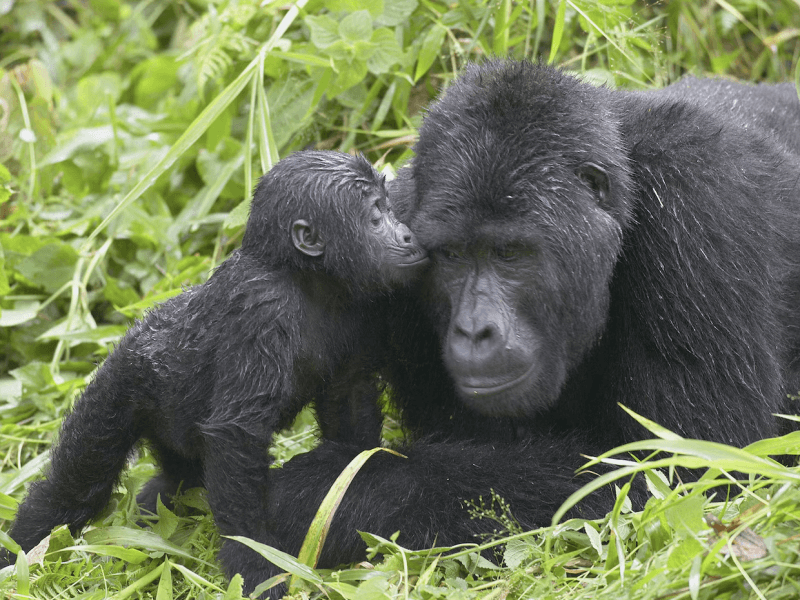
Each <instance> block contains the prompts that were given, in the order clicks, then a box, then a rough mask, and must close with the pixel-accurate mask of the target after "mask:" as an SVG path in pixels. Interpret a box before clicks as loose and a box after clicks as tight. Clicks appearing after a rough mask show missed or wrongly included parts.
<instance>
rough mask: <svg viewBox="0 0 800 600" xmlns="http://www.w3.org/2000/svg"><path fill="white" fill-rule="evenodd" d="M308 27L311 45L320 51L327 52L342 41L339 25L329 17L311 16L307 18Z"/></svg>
mask: <svg viewBox="0 0 800 600" xmlns="http://www.w3.org/2000/svg"><path fill="white" fill-rule="evenodd" d="M305 22H306V25H308V28H309V30H310V31H311V43H312V44H314V45H315V46H316V47H317V48H319V49H320V50H325V49H327V48H328V46H330V45H331V44H333V43H334V42H338V41H339V40H340V39H341V36H340V35H339V23H337V22H336V21H334V20H333V19H331V18H330V17H329V16H327V15H321V16H318V17H315V16H313V15H309V16H307V17H306V18H305Z"/></svg>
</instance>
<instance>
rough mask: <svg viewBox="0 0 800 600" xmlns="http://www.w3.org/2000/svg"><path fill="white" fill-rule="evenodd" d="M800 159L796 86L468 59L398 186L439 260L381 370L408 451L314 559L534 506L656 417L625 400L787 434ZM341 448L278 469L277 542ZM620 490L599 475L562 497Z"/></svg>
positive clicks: (542, 520)
mask: <svg viewBox="0 0 800 600" xmlns="http://www.w3.org/2000/svg"><path fill="white" fill-rule="evenodd" d="M799 177H800V102H798V98H797V93H796V91H795V89H794V88H793V86H791V85H788V84H785V85H775V86H766V85H760V86H746V85H740V84H734V83H729V82H722V81H705V80H696V79H687V80H684V81H682V82H681V83H679V84H677V85H674V86H671V87H668V88H666V89H664V90H660V91H654V92H623V91H613V90H609V89H603V88H596V87H593V86H591V85H588V84H586V83H583V82H581V81H580V80H578V79H577V78H575V77H573V76H571V75H568V74H566V73H564V72H561V71H559V70H556V69H553V68H550V67H547V66H543V65H538V64H531V63H526V62H522V63H518V62H504V61H496V62H489V63H487V64H485V65H483V66H471V67H469V68H468V69H467V70H466V72H465V73H464V74H463V75H461V76H460V77H459V78H458V79H457V80H456V81H455V82H454V83H453V84H452V86H451V87H450V88H449V89H448V90H447V91H446V92H445V93H444V95H443V96H442V98H441V99H440V100H438V101H437V102H436V103H434V104H433V105H432V106H431V108H430V110H429V112H428V114H427V115H426V117H425V119H424V122H423V125H422V128H421V131H420V139H419V142H418V144H417V146H416V157H415V159H414V161H413V165H412V166H411V168H410V169H407V170H404V171H401V173H400V177H399V179H398V180H397V181H396V182H395V183H394V184H393V185H394V187H393V188H392V189H391V190H390V191H391V193H392V195H393V198H394V200H395V205H396V206H398V205H400V206H399V208H398V211H399V212H400V214H401V218H402V219H403V220H404V221H406V222H408V223H409V226H410V227H411V228H412V229H413V230H414V232H415V234H416V235H417V237H418V238H419V240H420V242H421V243H422V244H423V246H425V247H426V248H427V249H428V250H429V252H430V253H431V257H432V268H431V269H430V270H429V271H428V272H427V274H426V275H425V277H424V278H423V282H422V284H421V285H420V286H419V293H418V294H417V298H418V300H417V306H416V308H414V309H413V310H416V311H417V316H415V317H412V321H413V326H411V325H410V324H408V323H407V324H406V325H405V327H404V329H403V335H404V336H405V339H404V341H403V343H402V344H399V346H398V347H399V348H401V349H402V350H403V351H404V352H407V355H403V356H399V357H397V360H396V361H395V362H394V369H393V372H392V374H391V377H390V381H391V384H392V387H393V389H394V396H395V399H396V401H397V403H398V405H399V407H400V409H401V412H402V417H403V422H404V425H405V427H406V429H407V430H408V433H409V438H410V440H409V444H408V446H407V447H406V448H404V449H403V451H404V452H405V453H406V454H407V455H408V457H409V458H408V459H401V458H398V457H395V456H391V455H383V454H380V455H376V456H375V457H373V458H371V459H370V461H369V462H368V463H367V464H366V466H365V468H364V470H363V471H362V472H361V473H359V475H358V477H357V478H356V480H355V481H354V482H353V484H352V485H351V487H350V489H349V491H348V492H347V496H346V498H345V500H344V502H343V504H342V506H341V507H340V509H339V513H338V514H337V517H336V519H335V520H334V524H333V529H332V531H331V533H330V535H329V537H328V541H327V546H326V549H325V551H324V553H323V557H322V558H323V560H322V564H324V565H333V564H336V563H338V562H341V561H352V560H357V559H359V558H360V557H361V556H363V551H364V550H363V543H362V542H361V541H360V539H359V538H358V536H357V534H356V531H357V530H368V531H372V532H375V533H378V534H380V535H384V536H386V535H390V534H391V533H393V532H394V531H395V530H398V529H399V530H400V531H401V536H400V538H399V542H400V543H401V544H403V545H405V546H408V547H424V546H426V545H428V544H431V543H433V541H434V540H436V541H437V542H438V543H443V544H449V543H453V542H462V541H470V540H471V539H473V536H474V534H477V533H481V532H482V531H485V529H486V527H487V524H486V523H482V522H481V521H475V520H471V519H469V517H468V515H467V512H466V510H464V508H463V506H462V504H461V502H462V501H463V500H471V499H475V498H477V497H478V496H481V495H483V496H484V497H486V496H488V495H489V494H490V490H495V491H496V492H497V493H498V494H499V495H501V496H503V497H505V498H506V499H507V500H508V501H509V503H510V506H511V509H512V511H513V514H514V515H515V517H516V518H517V519H518V520H519V521H520V523H521V524H522V525H524V526H525V527H531V528H532V527H535V526H538V525H546V524H549V522H550V519H551V516H552V514H553V512H554V510H555V508H556V507H557V506H559V505H560V503H561V502H562V501H563V500H565V499H566V498H567V496H568V495H569V494H570V493H571V492H572V491H573V490H575V489H576V488H577V487H578V486H579V485H580V484H581V483H582V481H581V480H580V479H577V478H576V477H575V476H574V472H575V469H576V468H577V467H578V466H579V465H580V464H581V463H582V462H583V461H584V459H583V458H582V457H581V454H582V453H583V454H590V455H596V454H597V453H599V452H602V451H604V450H608V449H610V448H611V447H613V446H616V445H619V444H622V443H625V442H630V441H633V440H639V439H642V438H644V437H649V436H650V434H648V433H647V432H646V431H644V430H643V428H641V427H640V426H639V425H638V424H637V423H635V422H634V421H633V420H632V419H631V418H630V417H629V416H628V415H626V414H625V413H624V412H623V411H622V410H621V409H620V408H619V407H618V406H617V403H618V402H619V403H622V404H624V405H626V406H628V407H629V408H631V409H633V410H634V411H636V412H638V413H639V414H642V415H644V416H645V417H648V418H649V419H652V420H654V421H656V422H658V423H660V424H661V425H664V426H666V427H668V428H670V429H671V430H673V431H675V432H677V433H679V434H681V435H683V436H687V437H695V438H702V439H706V440H716V441H720V442H724V443H727V444H733V445H735V446H744V445H746V444H748V443H750V442H753V441H755V440H758V439H761V438H763V437H766V436H771V435H775V434H777V433H779V430H780V427H779V424H778V422H777V420H776V419H775V418H774V417H773V416H772V414H773V413H777V412H785V411H792V412H797V411H796V409H794V408H793V407H792V406H788V405H787V400H786V395H787V393H792V392H797V391H798V390H800V373H799V371H800V369H799V368H798V359H800V264H798V261H800V185H799V184H798V178H799ZM401 209H402V210H401ZM401 359H402V360H401ZM445 373H447V375H449V377H445V376H444V374H445ZM354 454H355V449H354V448H348V447H347V446H346V445H342V444H335V443H323V445H322V446H321V447H320V448H319V449H317V450H315V451H313V452H311V453H309V454H308V455H305V456H303V457H298V458H296V459H294V460H292V461H290V462H289V463H288V464H287V465H285V466H284V467H283V468H282V469H281V470H280V473H278V474H277V475H276V480H275V485H276V490H279V492H277V491H276V494H275V495H274V496H273V501H272V502H271V504H270V512H269V515H270V527H271V528H272V530H273V531H275V532H276V535H277V536H278V537H279V538H280V539H281V541H282V543H283V547H284V548H285V549H287V550H289V551H296V550H297V549H298V548H299V545H300V541H301V540H302V537H303V535H304V533H305V528H306V527H307V524H308V523H309V521H310V519H311V516H312V515H313V511H314V510H316V507H317V505H318V503H319V501H320V500H321V498H322V496H323V494H324V492H325V488H326V486H327V485H329V484H330V483H331V482H332V480H333V478H334V476H335V474H336V472H338V471H337V470H338V469H340V468H341V467H343V466H344V465H345V464H346V463H347V460H348V459H349V458H350V457H351V456H353V455H354ZM633 495H634V500H636V501H639V502H641V501H642V499H643V492H642V491H641V490H637V491H634V492H633ZM612 503H613V491H612V490H609V489H606V490H601V491H600V492H598V493H597V494H595V495H593V496H592V497H590V498H589V499H587V500H586V501H585V502H584V503H583V504H582V505H581V506H580V507H579V508H578V512H579V514H582V515H585V516H599V515H601V514H603V513H604V512H606V511H607V510H609V509H610V508H611V506H612Z"/></svg>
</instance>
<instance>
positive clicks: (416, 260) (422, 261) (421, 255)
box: [397, 252, 430, 269]
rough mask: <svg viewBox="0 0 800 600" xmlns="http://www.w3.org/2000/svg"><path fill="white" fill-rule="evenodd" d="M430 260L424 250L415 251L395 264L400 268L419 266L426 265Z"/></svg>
mask: <svg viewBox="0 0 800 600" xmlns="http://www.w3.org/2000/svg"><path fill="white" fill-rule="evenodd" d="M429 262H430V258H428V255H427V254H426V253H425V252H415V253H414V254H411V255H409V256H408V257H406V260H404V261H402V260H401V261H398V262H397V266H398V267H400V268H401V269H403V268H408V267H421V266H422V265H426V264H428V263H429Z"/></svg>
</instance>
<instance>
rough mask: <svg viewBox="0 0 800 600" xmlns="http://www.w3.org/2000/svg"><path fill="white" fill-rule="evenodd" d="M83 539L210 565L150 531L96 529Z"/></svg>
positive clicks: (123, 528) (110, 528)
mask: <svg viewBox="0 0 800 600" xmlns="http://www.w3.org/2000/svg"><path fill="white" fill-rule="evenodd" d="M83 537H84V539H85V540H86V541H87V542H88V543H89V544H111V545H117V546H119V545H122V546H126V545H129V546H134V547H137V548H143V549H145V550H149V551H156V552H164V553H165V554H168V555H171V556H180V557H182V558H185V559H188V560H190V561H195V562H200V563H203V564H205V565H210V563H208V562H206V561H204V560H202V559H200V558H198V557H197V556H195V555H194V554H192V553H191V552H189V551H187V550H185V549H184V548H181V547H180V546H178V545H177V544H173V543H172V542H168V541H167V540H165V539H164V538H162V537H161V536H160V535H158V534H157V533H153V532H152V531H142V530H138V529H131V528H130V527H115V526H112V527H98V528H96V529H92V530H90V531H87V532H86V533H85V534H84V536H83Z"/></svg>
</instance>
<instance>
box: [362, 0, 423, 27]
mask: <svg viewBox="0 0 800 600" xmlns="http://www.w3.org/2000/svg"><path fill="white" fill-rule="evenodd" d="M418 5H419V2H417V0H389V1H388V2H387V3H386V6H384V7H383V14H381V15H378V16H377V18H376V19H375V23H376V24H377V25H385V26H386V27H396V26H398V25H400V23H402V22H403V21H405V20H406V19H408V18H409V17H410V16H411V14H412V13H413V12H414V9H416V8H417V6H418ZM370 14H372V15H375V13H373V12H372V11H371V10H370Z"/></svg>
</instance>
